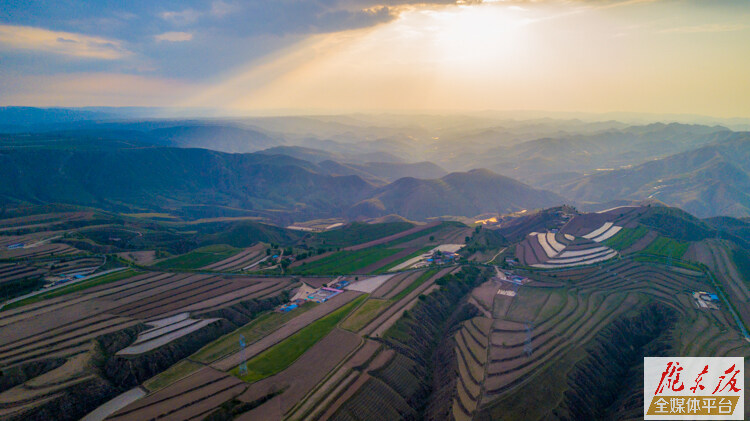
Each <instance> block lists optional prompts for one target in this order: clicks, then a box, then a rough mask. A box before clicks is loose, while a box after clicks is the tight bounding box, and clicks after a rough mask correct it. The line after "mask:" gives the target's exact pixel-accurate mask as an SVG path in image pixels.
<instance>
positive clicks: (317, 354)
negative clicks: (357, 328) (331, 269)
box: [238, 329, 362, 420]
mask: <svg viewBox="0 0 750 421" xmlns="http://www.w3.org/2000/svg"><path fill="white" fill-rule="evenodd" d="M361 341H362V338H360V337H359V336H358V335H356V334H354V333H351V332H347V331H344V330H341V329H334V330H333V331H332V332H331V333H329V334H328V335H326V337H325V338H323V339H321V340H320V341H319V342H318V343H316V344H315V345H313V346H312V347H311V348H310V349H309V350H307V352H305V353H304V354H302V356H301V357H300V358H299V359H298V360H297V361H295V362H294V363H293V364H292V365H291V366H289V367H288V368H287V369H286V370H284V371H282V372H281V373H279V374H276V375H274V376H272V377H268V378H266V379H263V380H261V381H259V382H256V383H253V384H252V385H250V387H249V388H248V389H247V391H246V392H245V393H243V394H242V395H241V396H240V397H239V400H241V401H245V402H252V401H254V400H256V399H259V398H261V397H263V396H265V395H267V394H269V393H271V392H272V391H273V390H278V389H283V388H286V390H285V391H284V393H282V394H281V395H278V396H276V397H274V398H273V399H271V400H269V401H268V402H266V403H265V404H263V405H261V406H259V407H258V408H255V409H254V410H252V411H250V412H247V413H245V414H242V416H240V417H239V418H238V420H272V419H281V416H282V414H284V413H286V412H287V411H289V410H290V409H291V408H292V407H293V406H294V405H295V404H296V403H297V402H299V401H300V400H301V399H302V398H303V397H304V396H305V395H307V393H309V392H310V390H312V388H313V387H314V386H315V385H317V384H318V383H319V382H320V381H321V380H323V378H324V377H325V375H326V374H328V372H329V371H331V370H332V369H333V368H334V367H336V366H337V365H338V364H339V363H340V362H341V360H342V359H344V358H345V357H346V356H347V355H348V354H349V353H351V352H352V351H354V350H355V349H356V348H357V346H358V345H359V344H360V342H361Z"/></svg>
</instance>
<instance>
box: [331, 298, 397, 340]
mask: <svg viewBox="0 0 750 421" xmlns="http://www.w3.org/2000/svg"><path fill="white" fill-rule="evenodd" d="M391 303H392V301H391V300H380V299H375V298H371V299H369V300H367V301H365V302H364V303H363V304H362V305H361V306H359V308H357V309H356V310H355V311H354V312H353V313H352V314H351V315H350V316H349V317H347V318H346V320H344V322H343V323H342V324H341V328H342V329H346V330H349V331H352V332H357V331H359V330H360V329H362V328H363V327H365V325H367V323H369V322H371V321H372V320H373V319H374V318H375V317H377V315H378V314H380V312H381V311H383V309H384V308H386V307H388V306H389V305H390V304H391Z"/></svg>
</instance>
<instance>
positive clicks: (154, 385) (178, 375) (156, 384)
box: [143, 360, 203, 392]
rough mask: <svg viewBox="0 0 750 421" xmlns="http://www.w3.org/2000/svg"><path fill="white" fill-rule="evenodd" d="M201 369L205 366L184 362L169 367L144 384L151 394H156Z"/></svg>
mask: <svg viewBox="0 0 750 421" xmlns="http://www.w3.org/2000/svg"><path fill="white" fill-rule="evenodd" d="M201 367H203V366H202V365H200V364H196V363H194V362H191V361H188V360H182V361H180V362H178V363H177V364H175V365H173V366H172V367H169V368H168V369H166V370H164V371H162V372H161V373H159V374H158V375H157V376H154V377H152V378H150V379H149V380H147V381H146V382H144V383H143V387H145V388H146V389H148V390H149V391H151V392H155V391H157V390H160V389H163V388H165V387H167V386H169V385H170V384H172V383H174V382H176V381H177V380H180V379H182V378H183V377H186V376H188V375H189V374H192V373H194V372H196V371H198V370H200V369H201Z"/></svg>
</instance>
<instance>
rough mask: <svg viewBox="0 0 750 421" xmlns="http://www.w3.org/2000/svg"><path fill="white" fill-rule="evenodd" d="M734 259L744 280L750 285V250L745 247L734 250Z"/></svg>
mask: <svg viewBox="0 0 750 421" xmlns="http://www.w3.org/2000/svg"><path fill="white" fill-rule="evenodd" d="M732 260H733V261H734V265H735V266H737V271H739V272H740V276H742V280H743V281H745V284H746V285H750V252H748V251H747V250H745V249H735V250H732Z"/></svg>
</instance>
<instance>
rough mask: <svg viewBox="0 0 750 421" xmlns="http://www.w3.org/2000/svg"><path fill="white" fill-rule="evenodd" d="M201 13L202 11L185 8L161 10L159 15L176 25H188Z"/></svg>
mask: <svg viewBox="0 0 750 421" xmlns="http://www.w3.org/2000/svg"><path fill="white" fill-rule="evenodd" d="M201 15H202V13H201V12H198V11H197V10H195V9H185V10H182V11H171V12H162V13H161V14H160V15H159V16H161V18H162V19H164V20H166V21H168V22H171V23H174V24H176V25H189V24H191V23H195V22H196V21H197V20H198V18H200V17H201Z"/></svg>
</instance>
